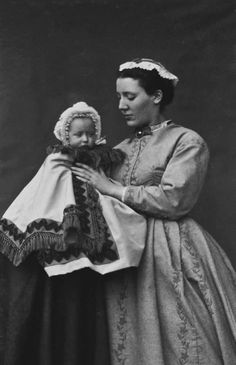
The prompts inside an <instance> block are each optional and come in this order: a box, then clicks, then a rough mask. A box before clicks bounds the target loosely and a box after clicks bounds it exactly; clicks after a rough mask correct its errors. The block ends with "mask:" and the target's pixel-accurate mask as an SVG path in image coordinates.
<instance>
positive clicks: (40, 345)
mask: <svg viewBox="0 0 236 365" xmlns="http://www.w3.org/2000/svg"><path fill="white" fill-rule="evenodd" d="M101 279H102V276H101V275H99V274H97V273H95V272H93V271H91V270H89V269H83V270H80V271H76V272H74V273H71V274H67V275H61V276H56V277H52V278H49V277H48V276H47V275H46V273H45V272H44V270H43V268H42V267H41V266H40V265H39V264H38V263H37V261H36V260H34V259H33V258H29V259H28V260H27V261H26V262H25V263H24V264H22V265H21V266H19V267H18V268H16V267H14V266H13V265H12V264H11V263H10V262H9V261H8V260H7V259H6V258H5V257H4V256H2V255H1V257H0V284H1V287H0V364H1V365H25V364H34V365H80V364H81V365H109V364H110V361H109V354H108V349H109V346H108V336H107V324H106V317H105V307H104V305H105V303H104V293H103V288H102V282H101Z"/></svg>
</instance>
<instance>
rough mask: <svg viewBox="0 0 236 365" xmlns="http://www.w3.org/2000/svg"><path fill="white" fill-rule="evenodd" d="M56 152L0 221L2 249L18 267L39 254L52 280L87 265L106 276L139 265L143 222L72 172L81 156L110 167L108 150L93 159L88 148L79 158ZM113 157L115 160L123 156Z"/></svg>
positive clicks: (115, 200)
mask: <svg viewBox="0 0 236 365" xmlns="http://www.w3.org/2000/svg"><path fill="white" fill-rule="evenodd" d="M57 151H58V149H56V150H55V148H54V149H53V150H52V152H54V153H51V154H50V155H49V156H48V157H47V158H46V160H45V161H44V163H43V165H42V166H41V168H40V169H39V171H38V172H37V174H36V175H35V177H34V178H33V179H32V180H31V181H30V182H29V184H28V185H27V186H26V187H25V188H24V189H23V190H22V192H21V193H20V194H19V195H18V196H17V198H16V199H15V200H14V201H13V203H12V204H11V205H10V207H9V208H8V209H7V211H6V212H5V213H4V215H3V217H2V219H1V220H0V251H1V252H2V253H3V254H5V255H6V256H7V257H8V258H9V259H10V261H11V262H12V263H13V264H14V265H16V266H18V265H20V264H21V263H22V262H23V261H24V260H25V259H26V257H28V255H29V254H31V253H33V252H36V255H37V257H38V259H39V261H40V263H41V264H42V265H43V266H44V267H45V270H46V272H47V273H48V275H49V276H51V275H59V274H65V273H68V272H72V271H74V270H78V269H82V268H84V267H90V268H91V269H93V270H95V271H97V272H99V273H101V274H105V273H107V272H111V271H114V270H119V269H122V268H125V267H129V266H137V265H138V264H139V261H140V258H141V255H142V251H143V248H144V244H145V233H146V220H145V218H143V217H142V216H141V215H139V214H138V213H136V212H135V211H133V210H132V209H131V208H129V207H128V206H126V205H125V204H123V203H122V202H120V201H118V200H117V199H115V198H111V197H108V196H102V195H101V194H100V193H99V192H98V191H96V190H95V189H94V188H92V187H91V186H89V185H88V184H85V183H82V182H81V181H80V180H78V179H76V178H75V177H74V176H73V175H72V172H71V170H70V167H71V166H72V164H73V163H74V161H75V160H80V157H81V156H82V153H83V158H82V161H83V162H86V159H87V163H88V160H90V164H92V165H93V164H94V163H95V165H93V167H99V166H101V165H102V161H103V168H105V169H108V168H109V163H107V161H108V160H109V161H111V156H112V153H111V152H110V151H109V149H108V147H105V148H104V151H105V152H104V153H103V152H102V148H101V147H100V148H99V151H100V152H99V153H98V154H91V153H90V155H89V154H88V153H87V152H86V150H83V151H82V150H81V151H80V154H78V153H77V154H76V156H75V155H73V154H71V153H68V151H65V150H61V151H59V152H57ZM91 151H92V150H91ZM91 151H90V152H91ZM113 151H114V150H113ZM115 154H117V151H115ZM118 154H119V153H118ZM94 156H99V159H96V158H95V157H94ZM104 156H107V157H106V158H105V159H104V158H103V157H104ZM113 158H114V162H115V161H117V159H119V158H121V156H119V157H118V155H117V156H115V155H114V156H113ZM98 161H99V162H98ZM104 161H105V162H104Z"/></svg>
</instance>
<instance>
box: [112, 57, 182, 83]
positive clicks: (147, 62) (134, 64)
mask: <svg viewBox="0 0 236 365" xmlns="http://www.w3.org/2000/svg"><path fill="white" fill-rule="evenodd" d="M133 68H139V69H142V70H146V71H152V70H156V71H157V72H158V74H159V76H160V77H162V78H163V79H168V80H171V81H172V82H173V85H174V86H176V84H177V83H178V81H179V79H178V77H177V76H175V75H174V74H173V73H171V72H170V71H168V70H167V69H166V68H165V67H164V66H163V65H162V64H161V63H160V62H156V61H154V60H152V59H149V58H140V59H137V60H133V61H129V62H125V63H122V64H121V65H120V66H119V71H123V70H131V69H133Z"/></svg>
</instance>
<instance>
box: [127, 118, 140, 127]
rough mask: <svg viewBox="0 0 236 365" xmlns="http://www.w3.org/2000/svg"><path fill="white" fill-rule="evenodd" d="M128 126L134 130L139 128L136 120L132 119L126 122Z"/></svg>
mask: <svg viewBox="0 0 236 365" xmlns="http://www.w3.org/2000/svg"><path fill="white" fill-rule="evenodd" d="M126 124H127V126H128V127H134V128H136V127H138V123H137V121H136V120H131V119H130V120H126Z"/></svg>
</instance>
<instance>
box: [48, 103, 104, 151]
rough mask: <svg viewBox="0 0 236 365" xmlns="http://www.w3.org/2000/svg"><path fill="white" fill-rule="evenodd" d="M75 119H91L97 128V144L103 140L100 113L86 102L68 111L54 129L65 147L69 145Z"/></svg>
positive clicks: (62, 115) (75, 105)
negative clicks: (71, 128) (70, 132)
mask: <svg viewBox="0 0 236 365" xmlns="http://www.w3.org/2000/svg"><path fill="white" fill-rule="evenodd" d="M75 118H91V120H92V121H93V123H94V126H95V134H96V142H95V143H96V144H98V143H99V140H100V138H101V118H100V115H99V114H98V112H97V111H96V110H95V109H94V108H93V107H92V106H89V105H88V104H87V103H85V102H84V101H80V102H78V103H76V104H74V105H73V106H71V107H70V108H68V109H66V110H65V111H64V112H63V113H62V114H61V115H60V118H59V120H58V122H57V123H56V125H55V128H54V134H55V136H56V138H57V139H59V140H60V141H61V142H62V144H63V145H64V146H68V145H69V130H70V125H71V122H72V121H73V120H74V119H75Z"/></svg>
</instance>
